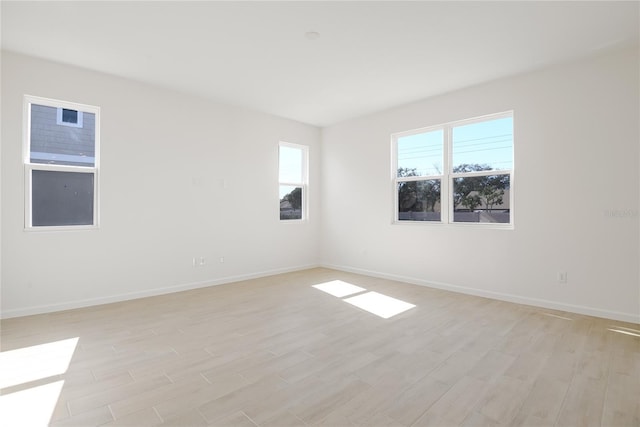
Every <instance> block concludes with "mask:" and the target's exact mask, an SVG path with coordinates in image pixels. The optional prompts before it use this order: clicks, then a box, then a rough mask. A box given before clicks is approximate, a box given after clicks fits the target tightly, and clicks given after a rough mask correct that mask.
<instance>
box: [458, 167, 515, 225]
mask: <svg viewBox="0 0 640 427" xmlns="http://www.w3.org/2000/svg"><path fill="white" fill-rule="evenodd" d="M509 196H510V176H509V175H507V174H505V175H487V176H474V177H466V178H454V179H453V206H454V209H453V221H454V222H485V223H509V222H510V210H509Z"/></svg>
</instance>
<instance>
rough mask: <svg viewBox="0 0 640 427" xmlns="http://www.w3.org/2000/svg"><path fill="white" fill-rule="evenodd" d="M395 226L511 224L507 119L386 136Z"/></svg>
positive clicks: (507, 116) (510, 128)
mask: <svg viewBox="0 0 640 427" xmlns="http://www.w3.org/2000/svg"><path fill="white" fill-rule="evenodd" d="M392 144H393V153H394V166H393V177H394V178H393V183H394V199H395V203H394V204H395V208H394V211H395V221H396V222H412V221H413V222H420V221H429V222H438V223H485V224H494V225H511V224H513V218H512V212H513V203H512V200H513V197H512V191H513V114H512V113H510V112H509V113H502V114H496V115H491V116H486V117H481V118H476V119H471V120H465V121H460V122H455V123H448V124H444V125H440V126H435V127H432V128H427V129H419V130H414V131H409V132H402V133H398V134H394V135H393V136H392Z"/></svg>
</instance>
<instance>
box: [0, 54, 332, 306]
mask: <svg viewBox="0 0 640 427" xmlns="http://www.w3.org/2000/svg"><path fill="white" fill-rule="evenodd" d="M24 94H30V95H36V96H42V97H47V98H54V99H62V100H67V101H73V102H79V103H84V104H90V105H96V106H99V107H101V125H102V133H101V172H100V180H101V181H100V203H101V208H100V217H101V225H100V229H99V230H97V231H75V232H27V231H24V226H23V224H24V207H23V206H24V203H23V200H24V182H23V181H24V179H23V167H22V143H23V142H22V105H23V95H24ZM319 138H320V131H319V129H317V128H315V127H312V126H308V125H304V124H300V123H296V122H292V121H289V120H285V119H281V118H277V117H273V116H268V115H265V114H261V113H256V112H251V111H247V110H243V109H239V108H234V107H229V106H223V105H218V104H215V103H212V102H210V101H206V100H203V99H199V98H197V97H191V96H187V95H183V94H179V93H174V92H169V91H166V90H163V89H159V88H155V87H152V86H149V85H145V84H141V83H136V82H132V81H128V80H123V79H119V78H115V77H111V76H107V75H103V74H99V73H95V72H90V71H86V70H82V69H79V68H74V67H68V66H64V65H60V64H55V63H52V62H47V61H42V60H38V59H35V58H30V57H26V56H22V55H18V54H14V53H9V52H3V53H2V155H1V159H2V199H1V201H2V215H1V218H2V251H1V253H2V294H1V295H2V306H1V308H2V316H3V317H10V316H17V315H24V314H30V313H37V312H46V311H53V310H59V309H64V308H70V307H77V306H83V305H91V304H95V303H101V302H109V301H116V300H120V299H127V298H132V297H137V296H144V295H153V294H157V293H162V292H168V291H173V290H180V289H185V288H190V287H197V286H203V285H205V284H211V283H221V282H226V281H230V280H235V279H241V278H245V277H251V276H254V275H255V276H257V275H264V274H269V273H273V272H278V271H287V270H293V269H299V268H303V267H308V266H313V265H316V263H317V260H318V253H319V250H318V245H317V241H318V232H319V210H318V209H317V206H318V203H317V200H315V199H314V200H312V201H311V211H310V218H311V220H310V221H309V222H308V223H305V224H300V223H298V224H290V223H289V224H283V223H280V222H279V219H278V218H279V213H278V209H279V203H278V186H277V180H278V172H277V164H278V142H279V141H280V140H284V141H288V142H293V143H298V144H305V145H309V146H310V159H311V160H310V161H311V171H312V175H311V177H310V180H311V185H312V190H316V191H317V190H318V188H319V175H318V171H319V148H320V139H319ZM223 180H225V181H224V182H226V188H225V186H224V185H223ZM193 257H205V259H206V265H205V266H204V267H197V268H194V267H193V266H192V258H193ZM220 257H224V260H225V262H224V263H220V262H219V258H220Z"/></svg>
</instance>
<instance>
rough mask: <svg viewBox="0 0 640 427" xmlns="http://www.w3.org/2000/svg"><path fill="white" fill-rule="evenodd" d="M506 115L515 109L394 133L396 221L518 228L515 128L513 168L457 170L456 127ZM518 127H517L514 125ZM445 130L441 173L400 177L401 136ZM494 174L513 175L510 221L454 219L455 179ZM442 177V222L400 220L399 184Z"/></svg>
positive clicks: (510, 183) (393, 173)
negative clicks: (455, 151)
mask: <svg viewBox="0 0 640 427" xmlns="http://www.w3.org/2000/svg"><path fill="white" fill-rule="evenodd" d="M504 117H511V118H513V117H514V114H513V111H505V112H501V113H495V114H488V115H485V116H479V117H474V118H470V119H465V120H458V121H454V122H448V123H444V124H440V125H436V126H429V127H425V128H419V129H413V130H409V131H403V132H397V133H394V134H392V135H391V182H392V194H393V197H392V200H393V206H392V209H393V214H392V215H393V216H392V218H393V220H392V223H393V224H400V225H417V224H419V225H423V224H424V225H438V226H441V225H454V226H460V227H479V228H497V229H510V230H512V229H513V228H514V224H515V221H514V199H515V198H514V170H515V148H516V147H515V130H514V137H513V139H514V143H513V149H512V160H513V162H512V167H511V169H492V170H488V171H479V172H458V173H454V172H453V132H452V130H453V128H455V127H458V126H464V125H469V124H473V123H480V122H485V121H490V120H496V119H500V118H504ZM514 128H515V126H514ZM437 130H442V131H443V144H444V146H443V159H442V165H443V166H442V169H443V172H442V174H441V175H425V176H415V177H414V176H412V177H402V178H398V139H399V138H401V137H406V136H411V135H416V134H421V133H427V132H432V131H437ZM493 175H509V223H489V222H460V221H458V222H454V220H453V219H454V218H453V215H454V206H453V194H452V191H453V180H454V179H455V178H461V177H474V176H493ZM426 180H440V221H410V220H402V221H401V220H400V219H399V212H398V203H399V201H398V184H399V183H401V182H411V181H426Z"/></svg>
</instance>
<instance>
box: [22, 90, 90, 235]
mask: <svg viewBox="0 0 640 427" xmlns="http://www.w3.org/2000/svg"><path fill="white" fill-rule="evenodd" d="M25 117H26V120H25V131H24V135H25V141H24V147H25V150H24V152H25V154H24V165H25V183H26V185H25V189H26V197H25V227H26V228H27V229H68V228H79V227H82V228H87V227H96V226H97V225H98V165H99V123H100V109H99V108H98V107H93V106H89V105H82V104H75V103H71V102H66V101H57V100H52V99H46V98H39V97H34V96H28V95H27V96H25Z"/></svg>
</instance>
